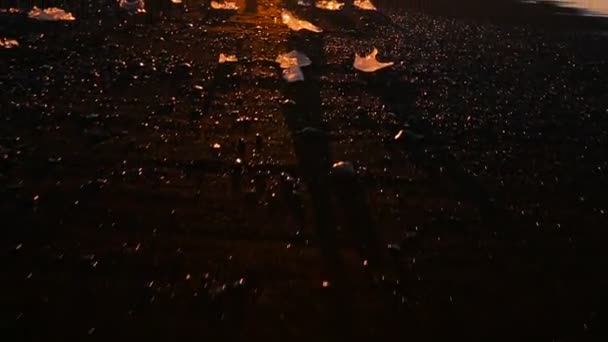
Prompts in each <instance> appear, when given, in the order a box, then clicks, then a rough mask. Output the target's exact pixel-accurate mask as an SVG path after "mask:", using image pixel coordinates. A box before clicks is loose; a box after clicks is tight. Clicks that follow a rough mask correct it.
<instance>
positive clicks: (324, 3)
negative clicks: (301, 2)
mask: <svg viewBox="0 0 608 342" xmlns="http://www.w3.org/2000/svg"><path fill="white" fill-rule="evenodd" d="M315 6H316V7H317V8H320V9H324V10H328V11H339V10H341V9H342V8H343V7H344V3H343V2H337V1H335V0H319V1H317V2H316V3H315Z"/></svg>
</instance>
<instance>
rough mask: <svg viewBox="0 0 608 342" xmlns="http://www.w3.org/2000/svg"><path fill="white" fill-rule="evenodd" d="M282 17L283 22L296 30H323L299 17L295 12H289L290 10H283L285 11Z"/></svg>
mask: <svg viewBox="0 0 608 342" xmlns="http://www.w3.org/2000/svg"><path fill="white" fill-rule="evenodd" d="M281 18H282V19H283V24H285V25H287V27H289V28H290V29H292V30H294V31H300V30H308V31H311V32H323V30H322V29H320V28H319V27H317V26H315V25H313V24H312V23H310V22H308V21H306V20H301V19H298V18H297V17H296V16H295V15H293V13H291V12H289V11H288V10H283V12H282V13H281Z"/></svg>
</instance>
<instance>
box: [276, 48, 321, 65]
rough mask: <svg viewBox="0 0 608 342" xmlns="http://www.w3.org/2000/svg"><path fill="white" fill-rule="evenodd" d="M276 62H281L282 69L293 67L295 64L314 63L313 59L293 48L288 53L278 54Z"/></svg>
mask: <svg viewBox="0 0 608 342" xmlns="http://www.w3.org/2000/svg"><path fill="white" fill-rule="evenodd" d="M276 62H277V63H279V66H280V67H281V69H287V68H291V67H293V66H297V67H305V66H309V65H311V64H312V61H311V60H310V58H308V56H306V55H305V54H303V53H301V52H299V51H296V50H293V51H291V52H288V53H282V54H279V56H277V59H276Z"/></svg>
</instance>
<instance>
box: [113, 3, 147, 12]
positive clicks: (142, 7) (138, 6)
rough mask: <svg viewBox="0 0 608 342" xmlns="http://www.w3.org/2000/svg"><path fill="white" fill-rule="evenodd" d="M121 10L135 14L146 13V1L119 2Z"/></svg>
mask: <svg viewBox="0 0 608 342" xmlns="http://www.w3.org/2000/svg"><path fill="white" fill-rule="evenodd" d="M118 5H119V6H120V8H122V9H124V10H127V11H129V12H134V13H146V3H145V2H144V0H119V1H118Z"/></svg>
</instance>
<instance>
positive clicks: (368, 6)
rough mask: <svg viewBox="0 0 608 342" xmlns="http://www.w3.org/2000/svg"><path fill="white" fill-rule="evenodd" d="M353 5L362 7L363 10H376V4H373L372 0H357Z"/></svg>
mask: <svg viewBox="0 0 608 342" xmlns="http://www.w3.org/2000/svg"><path fill="white" fill-rule="evenodd" d="M353 5H355V6H356V7H358V8H360V9H362V10H366V11H375V10H376V6H374V4H372V2H371V1H370V0H355V2H354V3H353Z"/></svg>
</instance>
